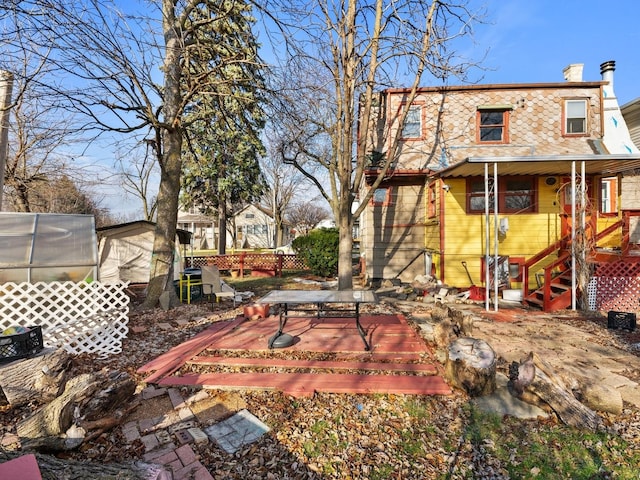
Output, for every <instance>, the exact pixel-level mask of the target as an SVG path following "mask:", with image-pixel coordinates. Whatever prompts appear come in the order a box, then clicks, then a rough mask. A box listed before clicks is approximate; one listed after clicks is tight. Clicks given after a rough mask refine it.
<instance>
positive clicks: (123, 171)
mask: <svg viewBox="0 0 640 480" xmlns="http://www.w3.org/2000/svg"><path fill="white" fill-rule="evenodd" d="M154 150H155V142H153V141H151V140H148V139H145V140H144V153H143V154H142V156H140V151H139V149H136V148H133V149H131V150H129V151H128V152H127V153H121V154H120V155H119V158H118V166H119V170H120V174H119V175H118V177H119V178H120V179H121V180H122V183H121V185H122V188H124V190H125V191H126V192H127V193H128V194H130V195H131V196H133V197H134V198H137V199H138V200H140V203H141V204H142V216H143V218H144V219H145V220H148V221H150V222H152V221H153V220H154V219H155V215H156V211H157V208H158V198H157V196H156V195H155V193H153V192H155V191H156V190H155V188H154V187H155V186H156V185H155V183H154V180H155V178H156V176H157V173H158V164H157V163H156V162H155V153H154Z"/></svg>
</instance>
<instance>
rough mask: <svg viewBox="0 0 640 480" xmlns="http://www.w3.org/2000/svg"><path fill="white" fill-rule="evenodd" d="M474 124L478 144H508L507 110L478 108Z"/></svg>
mask: <svg viewBox="0 0 640 480" xmlns="http://www.w3.org/2000/svg"><path fill="white" fill-rule="evenodd" d="M476 123H477V125H478V130H477V132H476V136H477V141H478V143H509V110H506V109H504V108H501V109H491V108H480V109H478V113H477V122H476Z"/></svg>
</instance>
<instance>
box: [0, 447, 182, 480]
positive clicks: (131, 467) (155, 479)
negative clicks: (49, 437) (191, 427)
mask: <svg viewBox="0 0 640 480" xmlns="http://www.w3.org/2000/svg"><path fill="white" fill-rule="evenodd" d="M22 455H23V454H22V453H17V452H7V451H4V450H2V449H0V463H4V462H8V461H9V460H13V459H15V458H18V457H20V456H22ZM35 457H36V461H37V462H38V468H39V470H40V473H41V474H42V478H43V479H63V478H66V479H80V478H87V479H88V478H90V479H91V480H113V479H115V478H117V479H119V480H168V479H170V478H172V475H171V473H170V472H169V471H168V470H167V469H166V468H165V467H163V466H162V465H156V464H152V463H145V462H122V463H98V462H95V463H93V462H87V461H77V460H71V459H66V460H63V459H60V458H57V457H54V456H52V455H46V454H42V453H36V454H35Z"/></svg>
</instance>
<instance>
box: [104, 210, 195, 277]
mask: <svg viewBox="0 0 640 480" xmlns="http://www.w3.org/2000/svg"><path fill="white" fill-rule="evenodd" d="M96 233H97V236H98V262H99V263H98V268H99V278H100V281H101V282H103V283H118V282H129V283H147V282H148V281H149V273H150V268H151V255H152V253H153V239H154V235H155V223H153V222H148V221H146V220H139V221H136V222H128V223H121V224H118V225H110V226H108V227H101V228H97V229H96ZM190 240H191V233H190V232H187V231H185V230H181V229H178V230H177V231H176V244H175V252H174V265H173V278H174V280H177V279H179V278H180V272H181V271H182V269H183V268H184V265H183V263H182V260H183V254H184V249H185V248H186V246H187V245H189V242H190Z"/></svg>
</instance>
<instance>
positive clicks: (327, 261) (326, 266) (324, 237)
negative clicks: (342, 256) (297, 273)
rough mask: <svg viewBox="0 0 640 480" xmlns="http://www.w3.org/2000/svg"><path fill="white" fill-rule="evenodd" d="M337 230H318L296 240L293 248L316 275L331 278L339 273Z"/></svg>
mask: <svg viewBox="0 0 640 480" xmlns="http://www.w3.org/2000/svg"><path fill="white" fill-rule="evenodd" d="M339 242H340V235H339V232H338V229H337V228H318V229H316V230H311V231H310V232H309V234H308V235H304V236H302V237H298V238H296V239H295V240H294V241H293V243H292V244H291V246H292V247H293V250H294V251H295V252H296V254H298V255H299V256H301V257H302V258H303V259H304V261H305V263H306V264H307V266H308V267H309V268H310V269H311V271H312V272H313V274H314V275H319V276H321V277H331V276H335V275H336V274H337V273H338V244H339Z"/></svg>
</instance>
